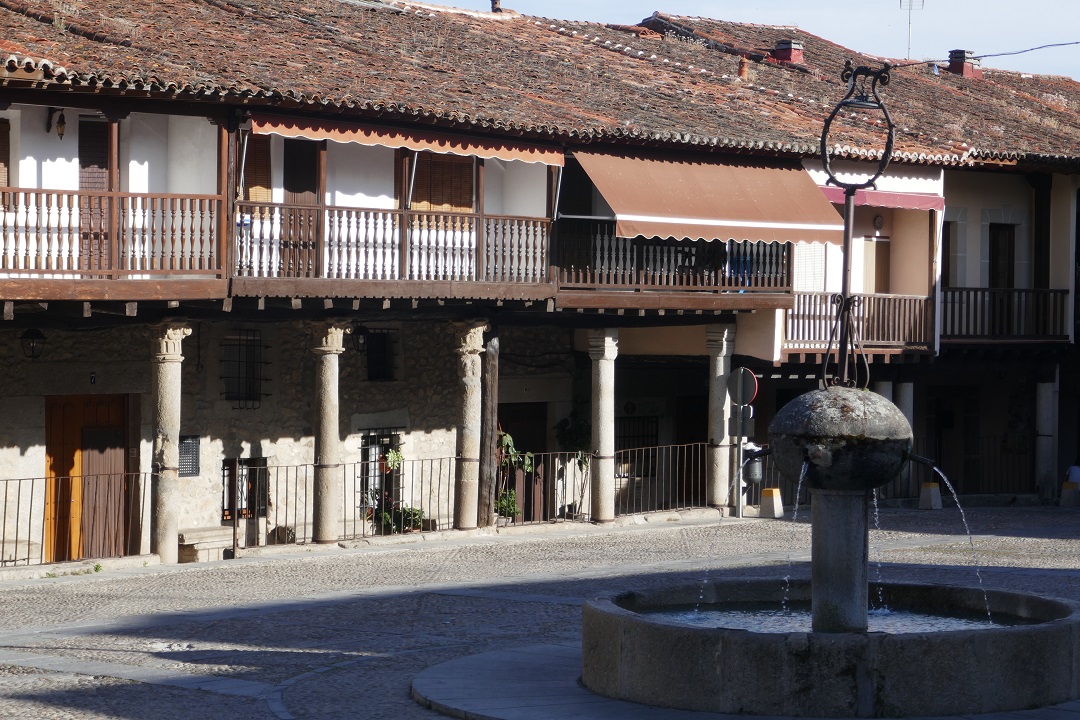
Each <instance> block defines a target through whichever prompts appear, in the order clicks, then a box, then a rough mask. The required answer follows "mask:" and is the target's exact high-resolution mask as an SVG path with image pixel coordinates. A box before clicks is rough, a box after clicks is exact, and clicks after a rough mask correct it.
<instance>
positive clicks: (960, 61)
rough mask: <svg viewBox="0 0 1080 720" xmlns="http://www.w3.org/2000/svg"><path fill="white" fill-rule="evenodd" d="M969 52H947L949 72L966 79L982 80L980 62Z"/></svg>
mask: <svg viewBox="0 0 1080 720" xmlns="http://www.w3.org/2000/svg"><path fill="white" fill-rule="evenodd" d="M974 55H975V53H973V52H972V51H971V50H950V51H949V72H951V73H953V74H954V75H959V76H961V77H966V78H976V79H978V80H982V76H983V73H982V61H981V60H979V59H978V58H976V57H973V56H974Z"/></svg>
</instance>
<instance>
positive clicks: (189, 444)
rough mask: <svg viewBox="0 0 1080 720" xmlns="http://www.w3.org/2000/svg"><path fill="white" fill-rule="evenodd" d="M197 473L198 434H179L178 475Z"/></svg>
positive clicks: (194, 474)
mask: <svg viewBox="0 0 1080 720" xmlns="http://www.w3.org/2000/svg"><path fill="white" fill-rule="evenodd" d="M198 474H199V436H198V435H181V436H180V477H195V476H196V475H198Z"/></svg>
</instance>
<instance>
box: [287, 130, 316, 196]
mask: <svg viewBox="0 0 1080 720" xmlns="http://www.w3.org/2000/svg"><path fill="white" fill-rule="evenodd" d="M283 165H284V167H283V168H282V169H283V171H284V175H285V177H284V182H285V204H286V205H316V204H317V203H318V187H319V184H318V183H319V143H317V142H315V141H313V140H294V139H292V138H286V139H285V157H284V158H283Z"/></svg>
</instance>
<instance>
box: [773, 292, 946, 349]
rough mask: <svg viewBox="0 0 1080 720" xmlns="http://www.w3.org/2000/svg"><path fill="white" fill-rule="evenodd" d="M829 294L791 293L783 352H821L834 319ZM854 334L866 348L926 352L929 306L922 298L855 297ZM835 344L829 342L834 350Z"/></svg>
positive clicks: (931, 330)
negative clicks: (791, 299) (791, 301)
mask: <svg viewBox="0 0 1080 720" xmlns="http://www.w3.org/2000/svg"><path fill="white" fill-rule="evenodd" d="M833 297H834V295H833V294H832V293H795V307H794V308H793V309H791V310H789V311H788V313H787V323H786V333H785V338H784V347H785V349H791V350H795V349H806V350H824V349H825V348H826V347H827V346H828V343H829V335H830V333H831V332H832V329H833V321H834V320H835V318H836V305H835V304H834V302H833ZM856 299H857V300H856V305H855V309H854V311H853V312H852V319H853V320H854V322H855V333H856V335H857V337H858V339H859V340H860V341H861V343H862V345H863V346H864V347H867V348H906V349H919V350H929V349H930V348H931V347H932V346H933V342H934V325H933V303H932V302H931V298H929V297H927V296H923V295H856ZM836 342H837V339H836V338H833V345H834V347H835V345H836Z"/></svg>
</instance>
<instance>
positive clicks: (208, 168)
mask: <svg viewBox="0 0 1080 720" xmlns="http://www.w3.org/2000/svg"><path fill="white" fill-rule="evenodd" d="M217 138H218V128H217V126H216V125H214V124H212V123H211V122H210V121H209V120H207V119H206V118H202V117H181V116H178V115H170V116H169V130H168V147H169V150H168V192H171V193H191V194H199V195H202V194H207V195H208V194H213V193H216V192H217V180H218V170H217V167H218V161H217V145H218V143H217Z"/></svg>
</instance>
